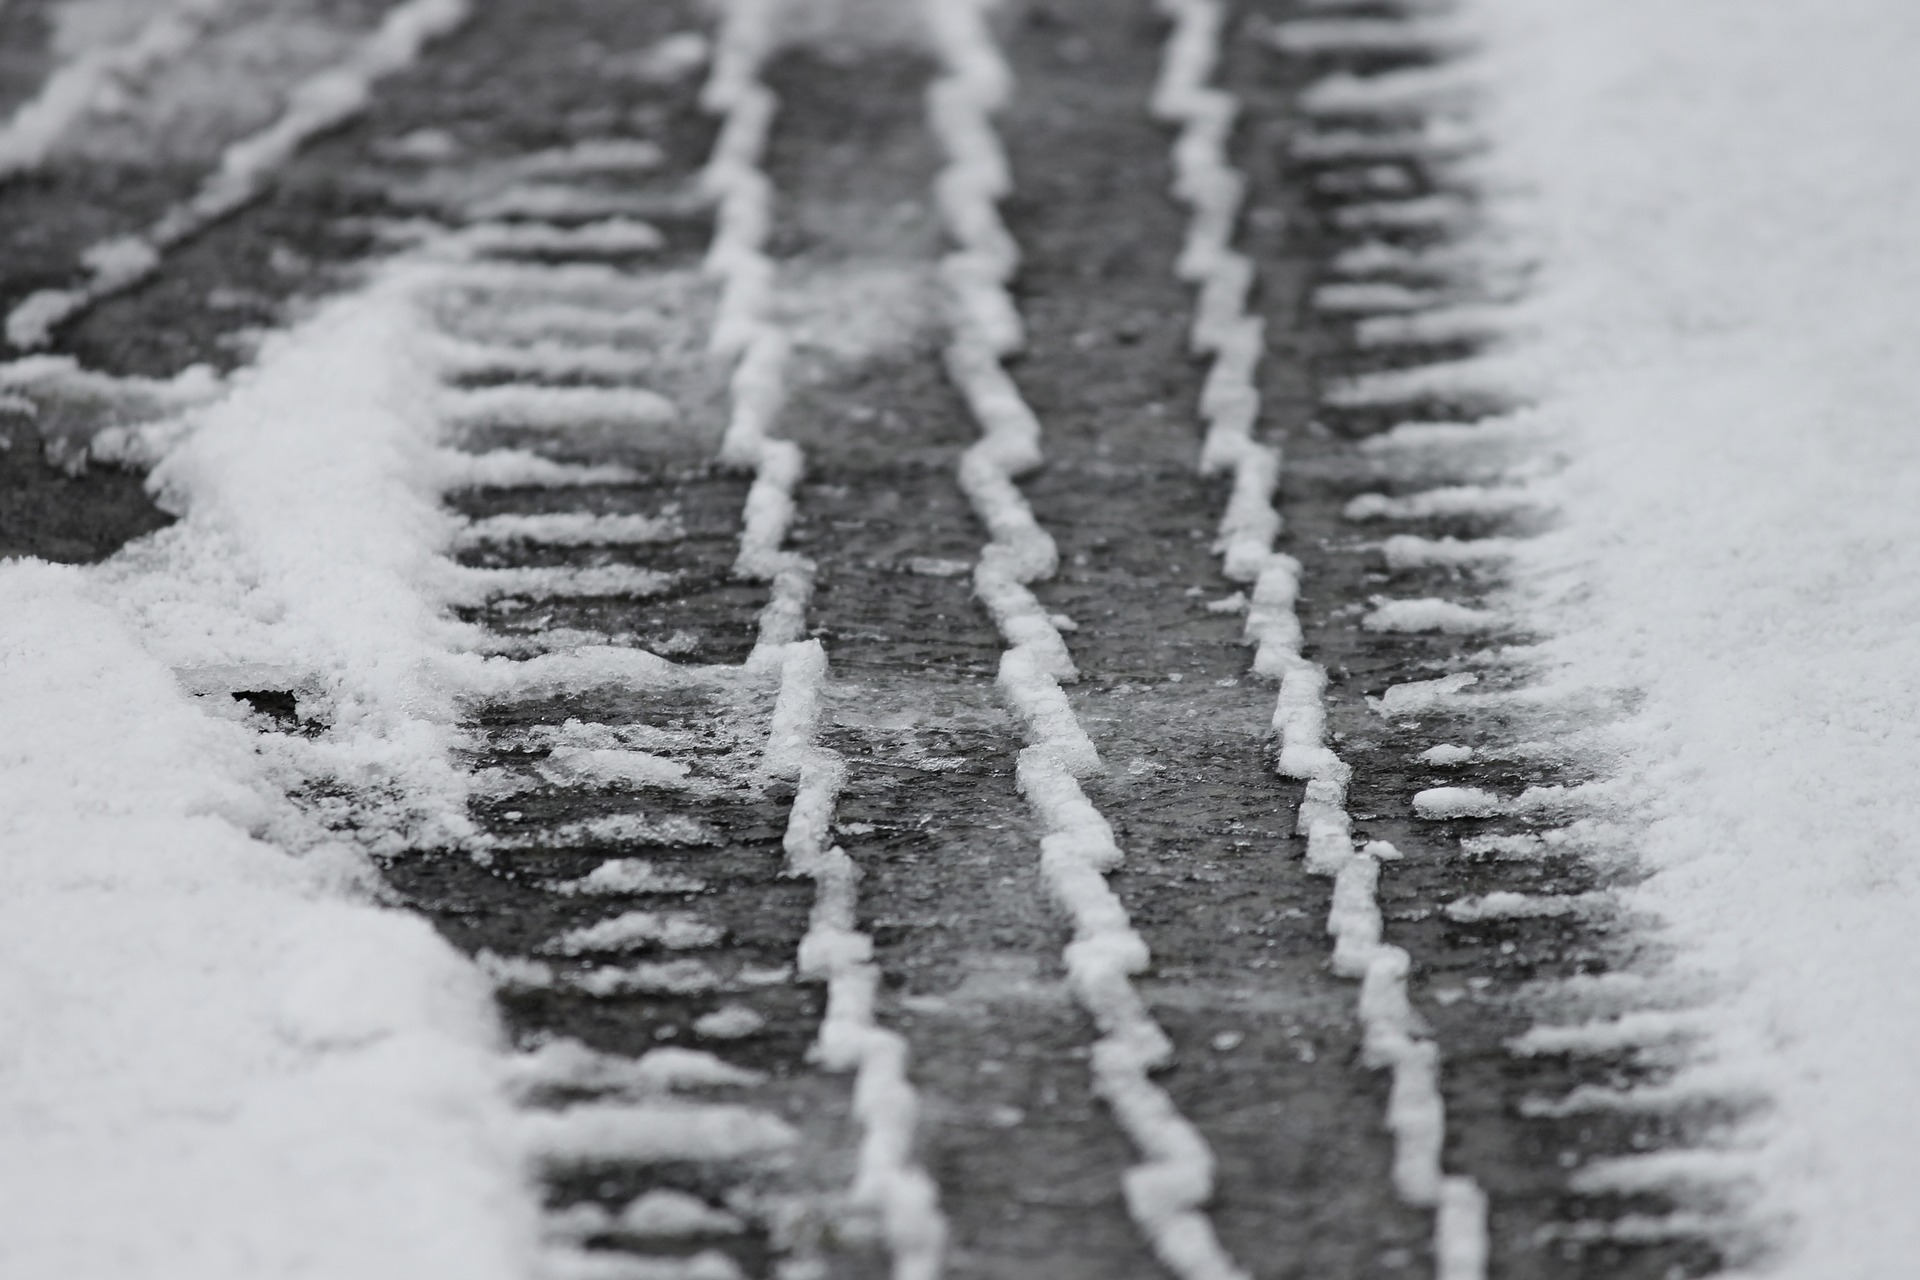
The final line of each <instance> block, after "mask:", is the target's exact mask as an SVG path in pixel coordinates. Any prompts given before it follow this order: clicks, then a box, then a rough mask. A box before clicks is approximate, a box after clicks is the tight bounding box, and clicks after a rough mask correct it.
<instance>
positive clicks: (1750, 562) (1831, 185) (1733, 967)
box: [1467, 0, 1920, 1280]
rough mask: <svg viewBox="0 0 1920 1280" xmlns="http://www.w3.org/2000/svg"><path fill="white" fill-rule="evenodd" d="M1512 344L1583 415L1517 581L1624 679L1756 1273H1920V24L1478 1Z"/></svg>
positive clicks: (1568, 653) (1605, 1)
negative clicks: (1753, 1201) (1531, 263)
mask: <svg viewBox="0 0 1920 1280" xmlns="http://www.w3.org/2000/svg"><path fill="white" fill-rule="evenodd" d="M1467 16H1468V17H1469V18H1470V19H1471V20H1473V21H1474V22H1475V24H1476V25H1479V26H1481V27H1482V28H1483V30H1484V32H1485V35H1486V43H1485V45H1484V47H1483V49H1482V51H1481V56H1482V59H1483V61H1482V63H1481V66H1480V71H1481V72H1482V73H1483V75H1481V76H1480V77H1478V78H1480V79H1481V82H1482V83H1483V84H1485V85H1487V86H1489V88H1490V94H1489V98H1488V100H1487V101H1486V102H1485V103H1484V104H1483V108H1484V117H1483V118H1484V119H1486V120H1487V122H1488V123H1489V125H1490V127H1491V133H1492V138H1493V140H1494V142H1495V144H1496V147H1497V155H1496V156H1495V158H1494V160H1493V161H1492V164H1493V168H1494V172H1495V173H1496V175H1497V176H1498V180H1499V186H1500V188H1501V193H1502V194H1501V199H1500V202H1499V206H1500V208H1501V209H1502V212H1503V215H1504V217H1505V218H1507V219H1509V220H1513V221H1516V222H1517V223H1518V225H1519V226H1520V228H1521V230H1522V235H1523V239H1524V241H1525V242H1526V243H1527V244H1528V245H1529V247H1530V249H1531V250H1532V251H1533V252H1534V253H1535V254H1536V255H1537V257H1538V261H1539V263H1540V268H1541V270H1540V274H1539V276H1538V279H1537V290H1536V292H1535V295H1534V298H1533V301H1532V302H1531V304H1530V305H1529V308H1528V309H1529V311H1530V313H1531V320H1532V324H1531V326H1530V329H1531V336H1529V337H1528V338H1526V339H1525V340H1523V341H1522V343H1521V344H1520V350H1521V351H1522V352H1523V353H1524V356H1525V361H1526V364H1527V367H1528V370H1529V372H1530V374H1532V375H1533V376H1532V377H1531V378H1530V379H1529V381H1530V382H1532V383H1533V384H1534V385H1536V386H1540V387H1543V388H1544V390H1543V391H1542V392H1541V393H1540V394H1539V396H1538V404H1539V406H1540V409H1541V412H1542V413H1543V415H1544V416H1545V417H1546V418H1547V419H1548V420H1550V421H1551V422H1553V423H1554V424H1556V425H1557V426H1561V427H1564V428H1565V429H1566V430H1567V431H1568V432H1569V433H1570V435H1569V450H1568V452H1569V455H1570V457H1571V458H1572V463H1571V467H1570V469H1569V470H1568V471H1567V472H1566V473H1565V474H1564V475H1563V476H1561V477H1560V480H1559V481H1558V484H1557V486H1556V488H1557V490H1558V491H1559V494H1560V496H1561V499H1562V503H1563V525H1562V528H1561V530H1560V532H1559V533H1557V534H1556V535H1555V536H1553V537H1551V538H1549V539H1545V540H1542V541H1541V542H1539V543H1536V544H1535V550H1534V552H1533V554H1532V555H1531V557H1530V559H1531V561H1532V565H1531V569H1530V575H1531V577H1530V585H1531V586H1532V587H1534V588H1537V595H1536V603H1537V608H1538V610H1539V611H1540V612H1539V613H1538V615H1537V617H1538V618H1539V620H1542V621H1545V622H1546V623H1548V624H1549V626H1550V627H1551V628H1552V630H1553V631H1554V633H1555V634H1556V635H1557V637H1558V638H1557V639H1555V640H1554V641H1553V642H1552V644H1551V653H1552V655H1553V657H1554V659H1555V660H1556V661H1557V662H1558V663H1560V664H1563V665H1562V666H1561V668H1560V671H1561V675H1562V676H1563V677H1564V678H1565V679H1568V680H1571V681H1575V682H1592V683H1595V684H1600V685H1609V686H1616V687H1622V688H1630V689H1635V690H1639V691H1641V693H1642V694H1643V695H1644V701H1643V702H1642V703H1640V704H1638V706H1637V710H1636V712H1635V714H1634V715H1633V717H1632V719H1631V726H1630V731H1631V736H1630V742H1631V743H1632V747H1631V750H1630V752H1629V761H1630V764H1629V771H1630V774H1631V776H1632V779H1633V781H1634V783H1635V784H1636V788H1637V790H1636V794H1635V798H1634V800H1633V804H1634V807H1635V808H1636V809H1637V810H1638V811H1639V812H1640V814H1641V815H1642V816H1644V817H1646V818H1647V819H1649V820H1650V823H1651V825H1650V828H1649V829H1648V832H1647V834H1646V837H1645V851H1646V855H1647V858H1648V860H1649V864H1650V868H1651V869H1652V870H1653V871H1654V873H1655V874H1654V875H1653V876H1652V878H1651V879H1650V880H1648V881H1647V882H1646V884H1645V885H1644V886H1643V887H1641V888H1639V889H1637V890H1636V891H1635V892H1634V894H1633V900H1634V903H1635V904H1636V905H1639V906H1644V907H1650V908H1652V909H1653V910H1655V911H1656V912H1658V913H1659V914H1660V915H1662V916H1664V917H1665V918H1666V920H1667V921H1668V922H1669V923H1670V925H1671V927H1672V930H1673V936H1674V939H1675V940H1676V941H1678V942H1680V943H1681V944H1682V945H1683V956H1682V959H1683V963H1686V964H1688V965H1696V966H1700V967H1703V968H1706V969H1707V970H1709V971H1710V972H1713V973H1717V974H1719V975H1721V976H1723V977H1724V978H1725V979H1727V980H1728V981H1729V983H1730V984H1731V987H1732V990H1733V995H1732V996H1731V997H1730V998H1729V999H1728V1000H1727V1001H1726V1002H1725V1003H1724V1004H1723V1005H1722V1006H1721V1009H1720V1011H1719V1013H1718V1014H1717V1015H1716V1020H1717V1022H1718V1023H1719V1025H1720V1026H1721V1028H1722V1033H1723V1039H1722V1044H1723V1062H1722V1064H1721V1067H1720V1068H1719V1069H1726V1068H1731V1069H1732V1070H1733V1071H1734V1073H1735V1075H1737V1076H1742V1077H1745V1078H1747V1079H1749V1080H1750V1081H1753V1082H1757V1083H1759V1084H1760V1085H1762V1086H1764V1088H1765V1089H1766V1090H1767V1091H1769V1092H1770V1093H1771V1095H1772V1097H1773V1099H1774V1103H1775V1106H1774V1109H1773V1110H1772V1112H1771V1113H1770V1115H1769V1116H1768V1118H1767V1119H1766V1120H1765V1121H1764V1122H1763V1123H1762V1125H1761V1126H1760V1127H1759V1130H1758V1132H1759V1134H1760V1135H1761V1136H1762V1137H1763V1138H1764V1140H1765V1141H1764V1145H1763V1146H1761V1147H1760V1149H1759V1150H1758V1151H1757V1152H1756V1153H1754V1155H1753V1157H1752V1158H1753V1161H1754V1164H1753V1170H1754V1171H1755V1172H1757V1173H1758V1174H1759V1175H1760V1187H1761V1192H1762V1197H1763V1199H1762V1208H1763V1215H1764V1216H1765V1217H1766V1218H1768V1219H1769V1220H1771V1221H1772V1222H1774V1223H1776V1224H1779V1223H1789V1224H1790V1225H1789V1226H1788V1228H1787V1230H1788V1233H1789V1234H1788V1235H1787V1240H1788V1248H1787V1250H1786V1251H1785V1253H1784V1254H1783V1255H1781V1257H1780V1258H1778V1259H1776V1261H1775V1262H1774V1263H1773V1264H1770V1265H1772V1266H1777V1267H1778V1268H1779V1269H1780V1274H1784V1275H1790V1276H1794V1277H1805V1278H1807V1280H1816V1278H1817V1280H1867V1278H1868V1277H1875V1278H1884V1277H1889V1276H1895V1275H1908V1274H1913V1272H1914V1269H1915V1268H1916V1267H1920V1213H1916V1212H1915V1211H1914V1206H1915V1204H1916V1202H1920V1084H1916V1077H1915V1066H1914V1064H1915V1063H1916V1062H1917V1061H1920V984H1917V983H1915V981H1914V980H1913V978H1914V970H1913V955H1914V943H1913V938H1914V935H1915V929H1916V925H1917V924H1920V792H1916V789H1915V783H1914V779H1915V778H1916V777H1920V715H1917V714H1916V712H1917V711H1920V358H1916V354H1915V352H1916V344H1917V343H1920V148H1916V146H1915V135H1914V122H1915V121H1916V120H1920V76H1916V74H1915V70H1914V69H1915V67H1916V66H1920V9H1916V8H1915V7H1914V6H1912V5H1911V4H1905V3H1900V2H1899V0H1773V2H1772V3H1768V4H1763V5H1755V4H1752V3H1750V2H1749V0H1554V2H1553V3H1541V2H1540V0H1471V2H1470V3H1469V4H1468V6H1467Z"/></svg>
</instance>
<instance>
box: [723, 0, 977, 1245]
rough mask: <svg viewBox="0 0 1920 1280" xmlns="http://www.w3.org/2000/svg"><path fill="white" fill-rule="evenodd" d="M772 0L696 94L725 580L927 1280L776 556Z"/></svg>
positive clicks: (912, 1189) (734, 1)
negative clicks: (709, 132) (710, 132)
mask: <svg viewBox="0 0 1920 1280" xmlns="http://www.w3.org/2000/svg"><path fill="white" fill-rule="evenodd" d="M779 2H780V0H731V3H729V4H728V6H727V10H726V14H725V17H724V19H723V21H722V24H721V28H720V32H719V36H718V39H717V41H716V44H715V55H714V61H713V67H712V71H711V73H710V76H709V79H708V81H707V84H706V86H705V88H704V90H703V92H702V103H703V105H705V106H706V107H707V109H708V110H710V111H714V112H717V113H721V115H722V117H723V123H722V125H721V129H720V136H719V138H718V139H717V140H716V141H715V143H714V151H713V155H712V158H711V159H710V160H709V161H708V164H707V168H706V171H705V173H704V174H703V175H702V181H703V183H704V185H705V187H706V189H707V191H708V192H709V193H710V194H712V195H713V196H714V197H715V198H717V200H718V201H719V210H718V216H717V225H716V228H715V233H714V239H713V243H712V245H711V246H710V247H709V249H708V252H707V264H706V265H707V270H708V271H709V272H711V273H712V274H714V275H716V276H718V277H719V278H720V280H721V281H722V285H721V289H722V292H721V298H720V305H719V308H718V314H717V316H716V318H715V321H714V328H713V334H712V338H711V347H712V350H713V351H714V353H715V354H716V355H719V356H721V357H723V358H727V359H731V360H733V361H734V366H733V375H732V379H731V382H730V385H729V391H730V401H731V411H730V417H729V420H728V423H727V429H726V435H725V437H724V438H723V440H722V442H721V446H720V457H721V460H722V461H723V462H728V463H732V464H735V465H741V466H750V467H752V468H753V472H754V479H753V485H752V487H751V489H750V490H749V491H748V494H747V502H746V511H745V519H744V528H743V529H742V532H741V538H740V553H739V556H738V558H737V559H736V560H735V562H734V572H735V573H737V574H738V575H739V576H741V577H743V578H751V579H754V580H758V581H766V582H770V583H771V584H772V591H771V598H770V599H769V600H768V602H767V605H766V607H765V608H764V609H763V610H762V611H761V614H760V619H759V634H758V635H757V636H756V638H755V641H754V647H753V651H752V653H751V654H750V655H749V656H748V658H747V667H748V669H749V670H751V669H754V668H756V667H769V666H771V667H775V668H777V669H778V671H779V673H780V691H779V694H778V697H777V699H776V701H775V705H774V713H773V724H772V728H771V731H770V733H769V735H768V742H767V749H766V755H765V759H764V764H763V768H764V769H765V771H766V773H767V775H768V777H769V778H770V779H777V780H779V781H783V782H790V783H793V784H794V785H795V786H796V792H795V795H794V800H793V807H792V809H791V810H790V812H789V815H788V821H787V830H786V836H785V839H784V841H783V847H784V849H785V851H786V855H787V868H788V871H789V872H790V873H791V874H794V875H800V876H806V877H807V878H809V879H811V880H812V881H813V882H814V888H815V896H814V903H813V910H812V914H811V917H810V919H809V922H808V928H807V932H806V934H805V936H804V937H803V938H802V939H801V942H800V955H799V966H800V970H801V972H803V973H805V974H807V975H809V976H811V977H814V978H819V979H822V980H824V981H825V982H826V984H827V1008H826V1013H825V1016H824V1017H823V1019H822V1021H821V1026H820V1034H819V1038H818V1040H817V1041H816V1042H815V1052H816V1053H817V1055H818V1058H819V1061H820V1063H821V1064H822V1065H823V1066H825V1067H826V1068H827V1069H829V1070H834V1071H852V1072H854V1099H853V1105H854V1113H855V1115H856V1117H857V1118H858V1120H859V1122H860V1125H861V1143H860V1153H859V1158H858V1163H857V1166H856V1171H855V1175H854V1182H853V1186H852V1188H851V1190H850V1193H849V1199H850V1200H851V1202H852V1203H853V1204H854V1205H855V1206H857V1207H860V1208H863V1209H868V1210H872V1211H874V1212H875V1213H877V1214H878V1216H879V1218H880V1221H881V1225H882V1229H883V1230H884V1232H885V1234H886V1239H887V1245H888V1248H889V1251H890V1252H891V1254H892V1259H893V1269H892V1274H893V1276H894V1280H934V1277H936V1276H938V1275H939V1273H940V1268H941V1262H942V1258H943V1256H944V1253H945V1250H946V1237H947V1224H946V1219H945V1217H944V1216H943V1215H942V1213H941V1212H940V1203H939V1188H938V1187H937V1186H936V1185H935V1183H934V1181H933V1179H932V1178H930V1177H928V1176H927V1173H926V1171H925V1170H924V1169H922V1168H921V1167H920V1166H919V1164H918V1163H917V1162H916V1161H915V1159H914V1155H913V1139H914V1130H915V1125H916V1122H917V1118H918V1112H919V1098H918V1096H917V1095H916V1093H915V1091H914V1088H913V1085H912V1083H911V1082H910V1081H909V1080H908V1079H907V1057H908V1049H907V1042H906V1040H905V1039H904V1038H903V1037H902V1036H900V1035H899V1034H898V1033H897V1032H894V1031H889V1030H887V1029H885V1028H883V1027H881V1026H879V1025H878V1024H877V1023H876V1022H875V1020H874V1003H875V999H876V997H877V995H878V992H879V986H880V970H879V968H878V966H876V965H875V964H874V963H873V940H872V938H870V937H869V936H868V935H867V934H865V933H863V932H861V931H860V930H859V928H858V926H857V924H856V919H855V901H856V892H857V886H858V883H859V879H860V870H859V868H858V867H857V866H856V865H855V864H854V862H853V860H852V859H851V858H849V857H848V856H847V854H846V851H845V850H843V849H842V848H841V847H840V846H839V845H838V844H836V843H834V842H833V840H832V836H831V829H832V821H833V812H834V808H835V805H836V804H837V802H838V798H839V794H840V788H841V786H842V783H843V781H844V779H845V777H846V764H845V762H844V761H843V760H842V759H841V757H840V756H839V754H838V753H837V752H834V751H832V750H831V749H829V748H826V747H823V746H820V745H819V744H818V743H817V742H816V741H815V740H814V739H815V735H816V733H817V729H818V724H819V701H820V694H821V691H822V689H823V688H824V686H825V684H826V681H827V676H828V672H827V654H826V649H825V648H824V647H823V646H822V645H821V643H820V642H819V641H818V640H810V639H807V638H806V611H807V604H808V602H809V600H810V598H811V596H812V593H813V574H814V565H813V562H812V561H811V560H809V559H808V558H807V557H806V556H803V555H800V554H798V553H796V552H792V551H786V550H782V548H781V543H782V542H784V541H785V539H786V534H787V529H788V527H789V525H790V524H791V523H792V520H793V511H794V504H793V490H794V486H795V485H796V484H798V483H799V480H800V475H801V471H802V469H803V467H804V463H805V459H804V456H803V455H802V452H801V449H800V446H799V445H797V444H795V443H794V442H793V441H791V440H784V439H780V438H778V437H775V436H772V435H770V434H769V429H770V428H771V427H772V426H773V424H774V422H775V421H776V419H777V418H778V415H779V412H780V408H781V402H782V399H783V397H784V387H783V382H782V373H783V367H784V365H785V362H786V357H787V339H786V335H785V334H784V333H783V332H781V330H780V329H779V327H778V326H777V325H775V324H774V323H773V322H771V321H770V320H769V319H768V318H767V310H768V304H769V302H770V301H771V296H772V293H773V288H774V265H773V262H772V260H771V259H769V258H768V257H767V255H766V253H765V251H764V249H763V245H764V243H765V239H766V234H767V228H768V223H769V221H770V217H771V210H770V205H771V195H772V187H771V183H770V182H769V181H768V178H767V175H766V174H765V172H764V171H762V169H761V168H760V159H761V156H762V154H763V152H764V150H765V146H766V138H767V132H768V129H769V128H770V126H771V124H772V121H773V118H774V114H775V112H776V111H777V109H778V100H777V99H776V98H775V97H774V95H773V93H772V91H771V90H769V89H768V88H767V87H766V85H765V84H763V83H761V81H760V79H759V75H760V68H761V65H762V64H763V63H764V61H765V59H766V57H767V54H768V53H769V52H770V50H771V48H772V43H773V32H772V29H771V22H770V19H771V17H772V15H773V13H774V12H775V9H776V7H777V5H778V4H779Z"/></svg>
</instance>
